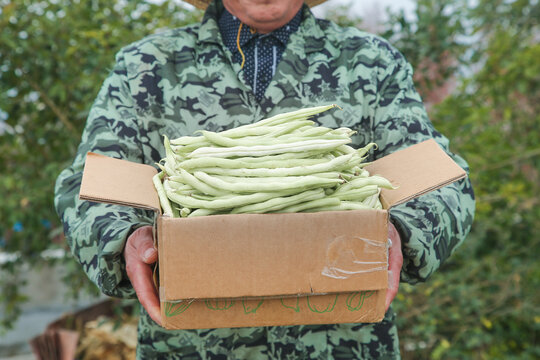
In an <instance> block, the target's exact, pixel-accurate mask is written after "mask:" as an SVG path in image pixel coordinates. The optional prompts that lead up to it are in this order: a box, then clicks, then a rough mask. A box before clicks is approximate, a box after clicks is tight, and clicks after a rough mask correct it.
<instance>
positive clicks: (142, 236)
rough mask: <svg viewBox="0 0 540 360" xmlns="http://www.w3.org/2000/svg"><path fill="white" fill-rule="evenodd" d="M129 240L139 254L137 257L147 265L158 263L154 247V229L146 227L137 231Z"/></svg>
mask: <svg viewBox="0 0 540 360" xmlns="http://www.w3.org/2000/svg"><path fill="white" fill-rule="evenodd" d="M131 236H132V237H133V238H132V239H129V240H130V241H129V242H130V245H131V246H132V248H133V249H134V250H135V251H136V252H137V257H138V258H139V259H140V260H141V261H143V262H145V263H146V264H153V263H155V262H156V261H157V256H158V253H157V250H156V248H155V247H154V238H153V236H152V227H151V226H145V227H142V228H139V229H137V230H136V231H135V232H134V233H133V234H132V235H131Z"/></svg>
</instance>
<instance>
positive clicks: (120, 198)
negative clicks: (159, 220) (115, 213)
mask: <svg viewBox="0 0 540 360" xmlns="http://www.w3.org/2000/svg"><path fill="white" fill-rule="evenodd" d="M156 173H157V170H156V169H155V168H153V167H152V166H150V165H144V164H137V163H133V162H130V161H126V160H120V159H114V158H111V157H108V156H104V155H100V154H95V153H88V154H87V155H86V162H85V165H84V172H83V177H82V183H81V190H80V192H79V197H80V198H81V199H84V200H91V201H97V202H104V203H109V204H118V205H127V206H132V207H138V208H142V209H150V210H154V211H160V204H159V198H158V196H157V192H156V189H155V187H154V184H153V183H152V177H153V176H154V175H155V174H156Z"/></svg>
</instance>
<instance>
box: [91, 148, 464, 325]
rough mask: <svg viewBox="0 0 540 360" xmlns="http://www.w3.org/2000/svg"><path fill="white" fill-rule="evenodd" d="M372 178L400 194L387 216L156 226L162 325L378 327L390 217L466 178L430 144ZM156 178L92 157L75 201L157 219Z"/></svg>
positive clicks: (391, 194)
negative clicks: (151, 213)
mask: <svg viewBox="0 0 540 360" xmlns="http://www.w3.org/2000/svg"><path fill="white" fill-rule="evenodd" d="M368 170H369V171H370V173H372V174H380V175H382V176H385V177H386V178H388V179H389V180H390V181H391V182H392V183H393V184H394V185H397V186H399V188H398V189H397V190H389V191H386V190H383V192H382V194H381V200H382V202H383V205H384V208H385V210H355V211H333V212H320V213H298V214H241V215H212V216H205V217H198V218H183V219H173V218H169V217H164V216H161V215H160V216H158V217H157V222H156V226H157V247H158V253H159V256H158V264H159V293H160V300H161V302H162V323H163V325H164V326H165V327H166V328H168V329H193V328H218V327H243V326H267V325H296V324H323V323H357V322H377V321H380V320H381V319H382V318H383V317H384V305H385V304H384V302H385V293H386V288H387V282H388V273H387V268H388V261H387V258H388V254H387V252H388V251H387V231H388V229H387V226H388V211H387V210H388V209H389V208H390V207H391V206H393V205H396V204H399V203H402V202H405V201H407V200H409V199H412V198H414V197H416V196H419V195H421V194H424V193H426V192H428V191H431V190H434V189H437V188H440V187H442V186H445V185H447V184H449V183H451V182H453V181H456V180H458V179H461V178H463V177H465V176H466V173H465V171H464V170H463V169H461V168H460V167H459V166H458V165H457V164H455V163H454V162H453V161H452V159H451V158H450V157H448V156H447V155H446V153H444V151H442V149H441V148H440V147H439V146H438V145H437V143H435V141H433V140H429V141H426V142H423V143H421V144H418V145H415V146H412V147H410V148H408V149H405V150H402V151H399V152H396V153H393V154H391V155H389V156H386V157H384V158H382V159H380V160H377V161H375V162H373V163H372V164H370V165H369V167H368ZM154 174H156V169H154V168H153V167H151V166H148V165H141V164H135V163H131V162H127V161H123V160H118V159H112V158H108V157H105V156H102V155H97V154H93V153H89V154H88V155H87V159H86V166H85V170H84V174H83V181H82V185H81V191H80V197H81V199H87V200H92V201H101V202H108V203H114V204H124V205H128V206H135V207H140V208H145V209H153V210H155V211H158V212H159V201H158V198H157V194H156V191H155V189H154V187H153V184H152V181H151V178H152V176H153V175H154ZM125 179H130V181H128V182H126V181H123V180H125ZM120 184H121V185H120Z"/></svg>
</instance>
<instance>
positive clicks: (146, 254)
mask: <svg viewBox="0 0 540 360" xmlns="http://www.w3.org/2000/svg"><path fill="white" fill-rule="evenodd" d="M157 255H158V254H157V250H156V249H155V248H154V240H153V237H152V227H151V226H144V227H141V228H139V229H137V230H135V231H134V232H133V234H131V235H130V236H129V238H128V240H127V242H126V247H125V249H124V259H125V261H126V272H127V275H128V277H129V280H130V281H131V284H132V285H133V288H134V289H135V292H136V293H137V297H138V298H139V302H140V303H141V305H142V306H143V307H144V308H145V309H146V311H147V312H148V315H150V317H151V318H152V320H154V321H155V322H156V323H158V324H159V325H161V311H160V308H159V296H158V293H157V290H156V287H155V286H154V280H153V277H152V266H151V265H152V264H153V263H155V262H156V261H157Z"/></svg>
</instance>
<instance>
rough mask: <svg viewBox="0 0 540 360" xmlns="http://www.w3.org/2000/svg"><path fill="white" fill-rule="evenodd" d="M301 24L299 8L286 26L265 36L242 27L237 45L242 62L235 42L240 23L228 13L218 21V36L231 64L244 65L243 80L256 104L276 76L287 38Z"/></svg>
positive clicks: (223, 14)
mask: <svg viewBox="0 0 540 360" xmlns="http://www.w3.org/2000/svg"><path fill="white" fill-rule="evenodd" d="M301 22H302V8H300V10H299V11H298V13H297V14H296V15H295V17H294V18H293V19H292V20H291V21H290V22H289V23H288V24H286V25H285V26H283V27H281V28H279V29H277V30H274V31H272V32H271V33H268V34H260V33H257V32H256V31H252V30H251V29H250V28H249V26H247V25H242V28H241V29H240V41H239V43H240V49H241V50H242V53H243V54H244V57H245V60H244V59H243V58H242V53H241V52H240V50H239V49H238V46H237V42H236V40H237V37H238V29H239V27H240V25H241V22H240V20H239V19H238V18H237V17H235V16H233V15H232V14H231V13H230V12H228V11H227V9H224V10H223V13H222V14H221V17H220V19H219V29H220V31H221V36H222V37H223V41H224V43H225V45H226V46H227V48H229V50H230V51H231V52H232V54H233V61H234V62H236V63H239V64H241V63H242V62H244V66H243V70H244V71H243V73H244V80H245V81H246V82H247V83H248V84H250V85H251V88H252V90H253V93H254V94H255V97H256V98H257V100H258V101H261V99H262V98H263V96H264V92H265V90H266V88H267V87H268V84H269V83H270V80H271V79H272V77H273V76H274V74H275V72H276V68H277V65H278V64H279V61H280V60H281V56H282V55H283V51H285V47H286V45H287V41H288V40H289V36H290V35H291V34H292V33H293V32H295V31H296V30H297V29H298V27H299V26H300V23H301Z"/></svg>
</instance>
